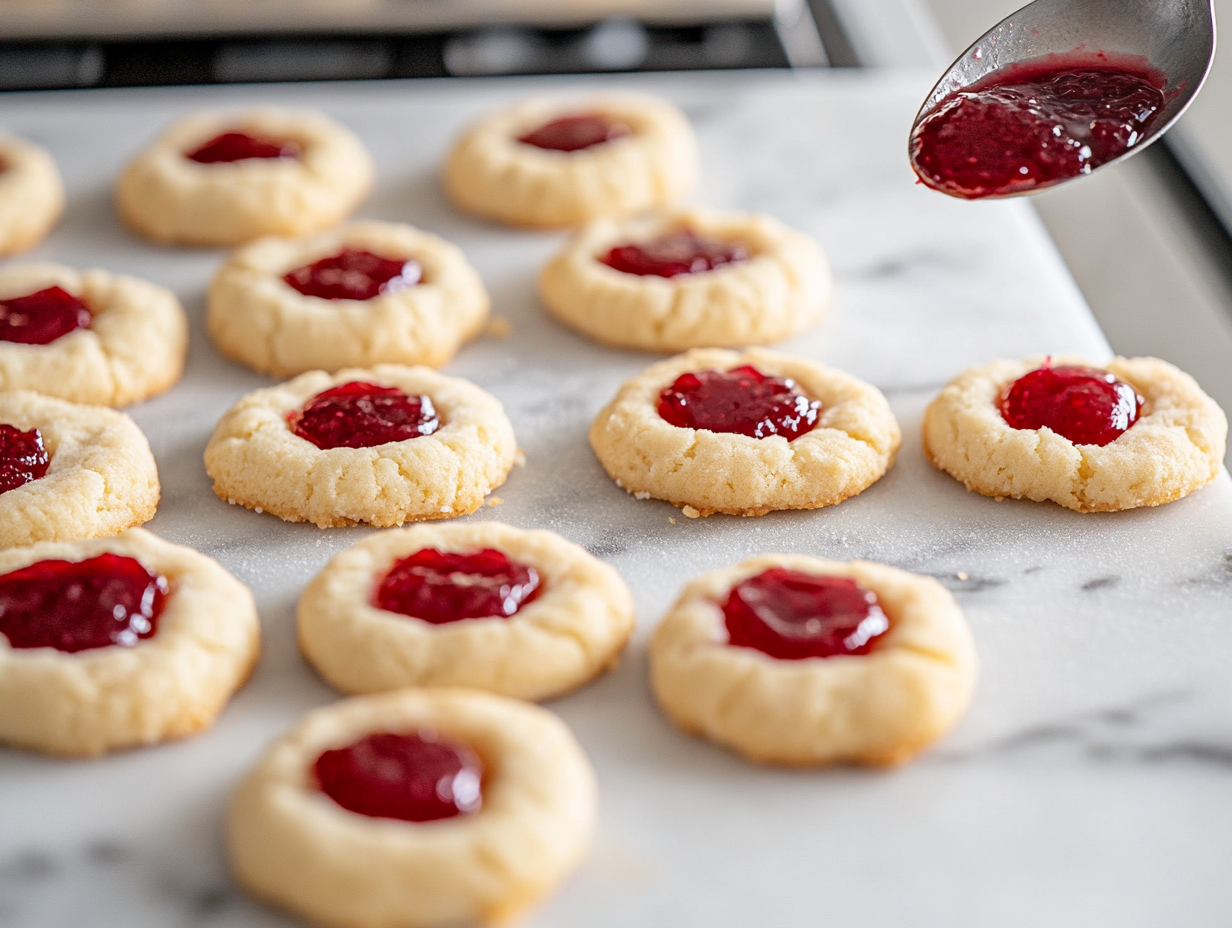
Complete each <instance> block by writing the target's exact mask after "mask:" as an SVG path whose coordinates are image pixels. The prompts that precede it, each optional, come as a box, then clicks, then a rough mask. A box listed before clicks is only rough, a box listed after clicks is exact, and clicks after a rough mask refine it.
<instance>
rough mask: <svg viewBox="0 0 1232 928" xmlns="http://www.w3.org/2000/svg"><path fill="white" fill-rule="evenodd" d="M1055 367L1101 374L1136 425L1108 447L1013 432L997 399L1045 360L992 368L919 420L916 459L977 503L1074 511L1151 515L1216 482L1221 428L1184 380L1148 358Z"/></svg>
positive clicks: (973, 374)
mask: <svg viewBox="0 0 1232 928" xmlns="http://www.w3.org/2000/svg"><path fill="white" fill-rule="evenodd" d="M1051 360H1052V363H1053V364H1055V365H1080V366H1085V367H1093V368H1096V369H1099V370H1106V371H1107V372H1108V373H1110V374H1113V375H1114V376H1115V377H1116V378H1117V379H1118V380H1121V381H1123V382H1125V383H1127V384H1129V385H1130V386H1131V387H1133V388H1134V389H1135V390H1136V391H1137V393H1138V395H1139V396H1141V397H1142V399H1143V400H1144V402H1143V406H1142V409H1141V411H1140V413H1139V417H1138V420H1137V422H1135V423H1134V424H1133V425H1132V426H1131V427H1130V428H1128V429H1127V430H1126V431H1125V432H1124V433H1123V434H1121V436H1120V437H1119V438H1117V439H1116V440H1115V441H1112V442H1110V443H1109V444H1107V445H1103V446H1099V445H1086V444H1075V443H1074V442H1072V441H1070V440H1069V439H1068V438H1065V437H1064V436H1062V435H1059V434H1057V433H1056V432H1054V431H1053V430H1052V429H1049V428H1047V427H1045V428H1040V429H1015V428H1012V427H1011V426H1010V425H1009V424H1008V423H1007V422H1006V421H1005V419H1004V418H1002V416H1001V413H1000V411H999V410H998V407H997V400H998V397H999V396H1000V393H1001V391H1002V390H1003V389H1004V388H1005V387H1006V385H1008V384H1010V383H1013V382H1014V381H1015V380H1017V379H1018V378H1019V377H1021V376H1023V375H1024V374H1026V373H1028V372H1030V371H1033V370H1036V369H1037V368H1039V367H1041V366H1043V365H1044V364H1045V363H1046V362H1047V359H1046V358H1044V357H1037V358H1029V359H1027V360H1025V361H1013V360H999V361H991V362H989V363H987V364H981V365H979V366H977V367H973V368H969V369H968V370H966V371H964V372H963V373H961V374H959V375H958V376H957V377H955V378H954V379H953V380H951V381H950V382H949V383H948V384H947V385H946V386H945V388H944V389H943V390H942V391H941V393H940V394H939V395H938V396H937V398H936V399H934V400H933V401H932V402H931V403H930V404H929V406H928V409H927V410H926V411H925V413H924V426H923V442H924V453H925V454H926V455H927V456H928V459H929V460H930V461H931V462H932V463H933V465H934V466H935V467H937V468H938V469H940V470H943V471H945V472H946V473H948V474H950V475H951V476H952V477H954V478H955V479H956V480H958V481H960V482H961V483H962V484H964V485H965V486H966V487H967V489H968V490H972V491H974V492H976V493H981V494H983V495H985V496H993V497H999V498H1005V497H1011V498H1014V499H1031V500H1036V501H1037V502H1045V501H1052V502H1055V503H1058V504H1060V505H1062V506H1064V507H1066V508H1067V509H1073V510H1076V511H1078V512H1113V511H1117V510H1122V509H1134V508H1137V507H1139V506H1159V505H1162V504H1163V503H1168V502H1171V501H1173V500H1175V499H1180V498H1181V497H1182V496H1186V495H1187V494H1189V493H1192V492H1193V491H1194V490H1197V489H1198V488H1200V487H1202V486H1205V485H1206V484H1207V483H1209V482H1210V481H1212V480H1213V479H1215V477H1216V476H1217V475H1218V473H1219V469H1220V467H1221V466H1222V464H1223V456H1224V450H1225V442H1226V440H1227V432H1228V423H1227V418H1226V417H1225V415H1224V413H1223V410H1221V409H1220V408H1219V406H1218V404H1216V403H1215V401H1214V400H1212V399H1211V398H1210V397H1209V396H1207V395H1206V394H1205V393H1203V392H1202V389H1201V388H1200V387H1199V386H1198V384H1197V382H1196V381H1194V379H1193V378H1192V377H1190V376H1189V375H1188V374H1186V373H1184V372H1183V371H1181V370H1178V369H1177V368H1176V367H1173V366H1172V365H1171V364H1169V363H1167V362H1166V361H1161V360H1159V359H1157V358H1114V359H1113V360H1112V361H1110V362H1108V363H1107V364H1091V363H1090V362H1087V361H1085V360H1083V359H1081V358H1072V357H1054V358H1052V359H1051Z"/></svg>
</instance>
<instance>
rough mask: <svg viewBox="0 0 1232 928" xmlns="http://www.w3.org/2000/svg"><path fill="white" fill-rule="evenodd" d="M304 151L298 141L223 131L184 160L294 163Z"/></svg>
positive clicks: (187, 154)
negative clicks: (289, 160)
mask: <svg viewBox="0 0 1232 928" xmlns="http://www.w3.org/2000/svg"><path fill="white" fill-rule="evenodd" d="M303 153H304V151H303V149H302V148H301V147H300V144H299V142H294V141H291V140H290V139H271V138H265V137H264V136H259V135H251V134H249V133H247V132H238V131H237V132H224V133H222V134H221V135H216V136H214V138H212V139H210V140H209V141H208V142H205V143H203V144H202V145H200V146H199V147H197V148H194V149H193V150H192V151H189V152H185V153H184V157H185V158H187V159H188V160H189V161H195V162H197V164H234V163H235V162H237V161H272V160H276V159H279V158H287V159H292V160H298V159H299V158H300V157H301V156H302V155H303Z"/></svg>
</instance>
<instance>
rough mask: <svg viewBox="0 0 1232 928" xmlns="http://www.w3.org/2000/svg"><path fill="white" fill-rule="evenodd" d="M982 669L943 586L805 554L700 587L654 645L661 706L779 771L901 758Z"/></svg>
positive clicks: (682, 600)
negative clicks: (781, 766) (782, 767)
mask: <svg viewBox="0 0 1232 928" xmlns="http://www.w3.org/2000/svg"><path fill="white" fill-rule="evenodd" d="M976 668H977V659H976V654H975V645H974V642H973V640H972V635H971V631H970V629H969V628H968V627H967V623H966V621H965V619H964V618H963V615H962V612H961V611H960V610H959V608H958V605H957V603H955V601H954V597H953V596H952V595H951V594H950V593H949V592H948V591H947V590H946V589H945V588H944V587H943V586H942V585H941V584H940V583H938V582H937V581H936V580H934V579H932V578H931V577H923V576H919V575H916V574H910V573H907V572H906V571H902V570H898V569H896V568H893V567H887V566H885V565H882V564H872V563H868V562H866V561H852V562H850V563H846V564H840V563H835V562H832V561H823V560H821V559H819V558H815V557H808V556H805V555H769V556H765V557H758V558H753V559H752V560H748V561H745V562H744V563H742V564H737V565H735V566H733V567H728V568H724V569H722V570H716V571H711V572H710V573H707V574H703V575H702V576H700V577H698V578H696V579H695V580H692V581H691V582H689V583H688V584H687V585H686V586H685V588H684V590H683V591H682V592H681V594H680V597H679V598H678V599H677V600H676V602H675V604H674V605H673V606H672V607H671V609H670V610H669V611H668V613H667V615H666V616H665V617H664V619H663V621H662V622H661V623H660V624H659V627H658V628H657V629H656V630H655V634H654V637H653V638H652V639H651V642H650V678H651V685H652V688H653V690H654V694H655V698H656V700H657V701H658V703H659V705H660V707H661V708H662V709H663V711H664V712H665V713H666V714H667V715H668V716H669V717H670V718H671V719H672V720H673V721H674V722H675V723H676V724H677V725H679V726H680V727H681V728H682V729H684V730H685V731H686V732H690V733H693V734H700V735H702V736H703V737H706V738H709V739H710V740H712V741H715V742H717V743H718V744H721V745H723V746H725V747H729V748H732V749H733V750H735V751H738V752H739V753H741V754H743V755H745V756H746V757H748V758H750V759H751V760H755V761H758V762H760V763H772V764H790V765H821V764H837V763H860V764H873V765H890V764H898V763H902V762H903V761H906V760H908V759H910V758H911V757H913V756H914V755H915V754H916V753H918V752H919V751H921V750H923V749H924V748H925V747H927V746H928V745H929V744H931V743H932V742H933V741H935V740H936V739H937V738H939V737H941V736H942V735H943V734H944V733H945V732H946V731H948V730H949V729H950V728H951V727H953V726H954V725H955V724H956V723H957V722H958V720H959V719H960V718H961V717H962V715H963V713H964V712H965V711H966V708H967V705H968V703H969V702H970V699H971V695H972V692H973V690H974V688H975V678H976Z"/></svg>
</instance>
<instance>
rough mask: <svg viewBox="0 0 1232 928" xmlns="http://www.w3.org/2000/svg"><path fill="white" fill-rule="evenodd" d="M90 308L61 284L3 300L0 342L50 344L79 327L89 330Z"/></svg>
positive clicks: (1, 305)
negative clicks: (60, 285)
mask: <svg viewBox="0 0 1232 928" xmlns="http://www.w3.org/2000/svg"><path fill="white" fill-rule="evenodd" d="M92 319H93V317H92V316H91V315H90V308H89V307H88V306H86V304H85V303H83V302H82V301H81V300H80V299H79V298H78V297H75V296H73V295H72V294H71V293H69V292H68V291H67V290H65V289H64V288H62V287H45V288H43V289H42V290H38V291H36V292H35V293H30V294H27V295H25V296H16V297H8V298H6V299H0V341H5V342H13V343H15V344H18V345H50V344H51V343H52V342H54V341H55V340H56V339H58V338H63V337H64V336H65V335H68V334H69V333H70V332H75V331H76V330H77V329H88V328H89V327H90V322H91V320H92Z"/></svg>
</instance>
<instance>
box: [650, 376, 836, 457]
mask: <svg viewBox="0 0 1232 928" xmlns="http://www.w3.org/2000/svg"><path fill="white" fill-rule="evenodd" d="M658 411H659V416H660V417H661V418H662V419H664V420H665V421H666V422H670V423H671V424H672V425H674V426H676V427H677V428H682V429H708V430H709V431H711V432H733V433H736V434H738V435H748V436H749V437H750V438H769V437H770V436H771V435H782V436H783V437H784V438H786V439H787V440H788V441H794V440H795V439H797V438H799V437H800V436H801V435H803V434H805V433H806V432H811V431H812V430H813V428H814V427H815V426H816V425H817V417H818V416H819V415H820V414H821V402H820V401H818V400H813V399H809V398H808V397H807V396H805V395H803V394H802V393H800V392H799V390H798V389H797V387H796V382H795V381H794V380H791V379H790V378H784V377H771V376H770V375H768V374H763V373H762V372H761V371H759V370H758V369H757V368H755V367H753V366H751V365H748V364H745V365H743V366H742V367H733V368H732V369H731V370H729V371H690V372H688V373H686V374H681V375H680V376H679V377H677V378H676V379H675V380H674V381H673V382H672V385H671V386H670V387H667V388H666V389H665V390H663V392H662V393H660V394H659V406H658Z"/></svg>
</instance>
